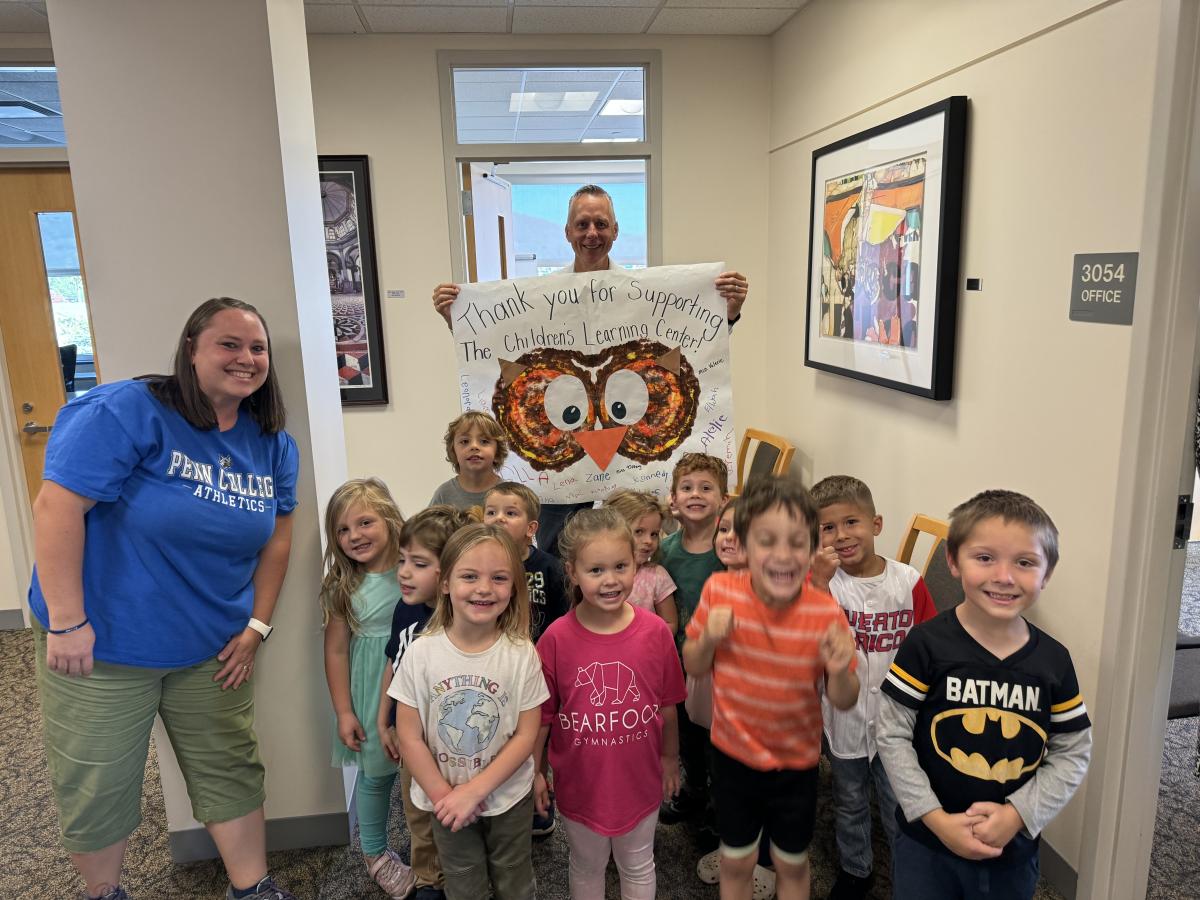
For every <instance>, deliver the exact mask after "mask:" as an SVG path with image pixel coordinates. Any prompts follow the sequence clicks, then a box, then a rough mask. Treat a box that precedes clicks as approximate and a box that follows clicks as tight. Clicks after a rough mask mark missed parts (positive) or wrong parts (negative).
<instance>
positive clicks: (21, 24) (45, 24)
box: [0, 3, 50, 34]
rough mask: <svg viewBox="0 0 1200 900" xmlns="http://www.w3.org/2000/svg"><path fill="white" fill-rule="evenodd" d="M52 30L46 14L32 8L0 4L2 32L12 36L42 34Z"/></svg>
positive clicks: (0, 26)
mask: <svg viewBox="0 0 1200 900" xmlns="http://www.w3.org/2000/svg"><path fill="white" fill-rule="evenodd" d="M49 30H50V20H49V19H47V18H46V14H45V13H44V12H41V11H39V10H37V9H34V8H33V7H31V6H26V5H24V4H16V3H0V32H9V33H10V34H40V33H42V32H45V31H49Z"/></svg>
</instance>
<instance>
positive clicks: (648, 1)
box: [516, 0, 658, 8]
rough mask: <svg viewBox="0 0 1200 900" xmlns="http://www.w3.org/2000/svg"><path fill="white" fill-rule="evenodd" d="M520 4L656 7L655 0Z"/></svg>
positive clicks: (524, 1) (525, 0) (521, 0)
mask: <svg viewBox="0 0 1200 900" xmlns="http://www.w3.org/2000/svg"><path fill="white" fill-rule="evenodd" d="M516 5H517V6H518V7H522V6H592V7H597V8H607V7H616V6H641V7H651V6H653V7H657V6H658V4H657V3H656V2H655V0H516Z"/></svg>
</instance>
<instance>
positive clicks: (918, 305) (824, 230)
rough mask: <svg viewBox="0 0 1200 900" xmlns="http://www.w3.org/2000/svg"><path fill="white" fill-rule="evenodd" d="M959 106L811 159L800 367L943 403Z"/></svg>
mask: <svg viewBox="0 0 1200 900" xmlns="http://www.w3.org/2000/svg"><path fill="white" fill-rule="evenodd" d="M966 133H967V98H966V97H949V98H947V99H945V100H943V101H941V102H940V103H935V104H933V105H932V106H927V107H925V108H924V109H920V110H917V111H916V112H913V113H910V114H908V115H906V116H902V117H901V118H899V119H895V120H893V121H891V122H886V123H884V124H882V125H878V126H876V127H874V128H871V129H869V130H867V131H863V132H861V133H859V134H856V135H853V136H852V137H848V138H845V139H844V140H841V141H838V142H837V143H835V144H830V145H829V146H827V147H822V148H821V149H820V150H817V151H815V152H814V153H813V173H812V206H811V215H810V223H811V232H810V240H809V274H808V298H807V303H808V318H807V325H806V328H805V341H804V363H805V365H807V366H811V367H813V368H817V369H823V370H825V371H827V372H836V373H837V374H840V375H846V376H849V377H851V378H857V379H860V380H862V381H869V382H871V383H873V384H878V385H881V386H883V387H889V388H893V389H895V390H899V391H905V392H907V393H910V394H917V395H919V396H922V397H929V398H931V399H933V400H949V399H950V397H951V395H952V393H953V385H954V335H955V323H956V318H957V304H958V259H959V244H960V228H961V221H962V185H963V167H964V159H965V153H966Z"/></svg>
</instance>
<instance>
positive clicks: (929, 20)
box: [763, 0, 1158, 869]
mask: <svg viewBox="0 0 1200 900" xmlns="http://www.w3.org/2000/svg"><path fill="white" fill-rule="evenodd" d="M883 19H886V22H887V26H886V29H887V39H886V41H885V40H883V39H882V37H881V34H880V31H879V23H880V21H881V20H883ZM1157 25H1158V5H1157V4H1156V3H1154V2H1151V0H1123V2H1117V3H1113V4H1096V3H1088V2H1062V3H1055V4H1046V3H1041V2H1037V0H1020V2H1005V3H1003V4H986V3H969V4H968V3H957V2H953V0H938V2H928V0H923V2H912V0H910V2H903V3H897V2H892V0H888V2H883V0H859V2H855V3H845V2H834V0H815V2H813V3H810V4H809V5H808V6H806V7H804V9H802V10H801V12H800V13H799V15H797V16H796V18H794V19H793V20H792V21H791V22H789V23H788V25H786V26H785V27H784V28H783V29H781V30H780V31H779V32H778V33H777V34H776V35H775V36H774V37H773V39H772V60H773V69H772V91H773V94H772V105H771V138H770V142H771V150H770V154H771V162H770V242H769V254H770V280H771V284H772V285H778V286H783V285H786V284H788V283H789V281H794V282H795V283H797V284H803V283H804V280H805V273H804V271H803V266H804V265H805V261H804V260H803V259H801V260H797V258H796V256H797V255H796V253H795V250H794V247H795V246H796V244H798V243H800V244H803V242H804V241H805V240H807V237H808V234H809V223H808V214H809V202H810V187H811V185H810V180H811V153H812V151H813V150H815V149H818V148H820V147H823V146H825V145H826V144H830V143H832V142H834V141H836V140H839V139H841V138H843V137H846V136H848V135H851V134H854V133H856V132H858V131H860V130H862V129H864V128H867V127H870V126H872V125H875V124H878V123H881V122H885V121H887V120H889V119H892V118H895V117H897V116H900V115H902V114H904V113H906V112H909V111H912V110H915V109H918V108H920V107H922V106H925V105H927V104H929V103H932V102H935V101H937V100H940V99H943V98H944V97H947V96H950V95H952V94H965V95H967V96H968V97H970V99H971V112H970V117H971V118H970V126H969V137H968V153H967V175H966V185H965V201H964V217H963V222H964V224H963V249H962V266H961V274H962V277H963V278H964V279H965V277H967V276H973V277H981V278H982V279H983V284H984V290H983V292H981V293H969V294H968V293H960V296H959V326H958V344H957V354H956V355H957V360H956V364H955V389H954V399H953V400H952V401H950V402H946V403H936V402H933V401H930V400H925V399H922V398H918V397H912V396H909V395H905V394H901V393H897V392H894V391H889V390H886V389H882V388H878V387H875V386H873V385H868V384H865V383H862V382H857V381H853V380H850V379H846V378H843V377H840V376H837V375H832V374H827V373H818V372H817V371H815V370H813V369H808V368H805V367H804V365H803V352H802V347H803V332H804V322H805V320H804V308H803V304H802V303H801V302H799V298H798V294H799V293H801V291H796V290H784V289H782V287H781V288H780V289H776V290H772V292H771V295H770V298H769V300H768V302H767V304H765V305H766V306H767V315H766V316H765V317H764V318H767V319H768V320H769V322H770V329H769V330H768V332H767V333H766V340H765V344H764V354H763V355H764V357H765V358H767V359H772V360H776V362H773V363H771V364H770V366H769V369H768V373H767V380H768V383H770V384H773V385H779V386H780V387H781V389H782V390H786V392H787V397H788V400H787V402H786V403H784V404H775V405H774V406H772V407H771V408H770V409H769V410H768V414H769V417H768V419H767V421H766V425H767V427H774V429H775V430H779V431H782V432H783V433H784V434H787V435H789V436H791V437H792V438H793V439H795V440H796V441H797V443H798V444H799V446H800V447H801V448H802V452H803V453H804V454H805V455H806V456H807V459H806V460H805V466H806V472H805V474H806V476H808V477H810V478H814V479H815V478H820V477H823V476H825V475H828V474H832V473H834V472H847V473H851V474H855V475H858V476H860V477H862V478H863V479H865V480H866V481H867V482H868V483H869V484H870V485H871V487H872V489H873V491H874V493H875V498H876V502H877V504H878V506H879V509H880V511H881V512H882V513H883V515H884V520H885V529H884V533H883V535H882V537H881V538H880V542H881V543H880V547H881V549H882V550H883V551H884V552H887V553H890V552H894V548H895V547H896V546H897V545H898V543H899V538H900V529H901V528H902V527H903V525H904V523H905V522H906V520H907V518H908V516H909V515H910V514H912V513H913V512H917V511H920V512H925V513H929V514H932V515H936V516H944V515H946V514H947V513H948V511H949V510H950V508H951V507H952V506H953V505H954V504H956V503H957V502H959V501H961V500H963V499H966V498H967V497H968V496H970V495H971V494H973V493H975V492H977V491H979V490H982V489H985V488H989V487H1008V488H1012V489H1016V490H1020V491H1023V492H1026V493H1028V494H1030V495H1031V496H1033V497H1034V498H1035V499H1036V500H1038V501H1039V502H1040V503H1041V504H1042V505H1043V506H1044V507H1045V508H1046V510H1047V511H1048V512H1049V513H1050V514H1051V516H1053V517H1054V519H1055V521H1056V523H1057V524H1058V527H1059V530H1060V532H1061V534H1062V561H1061V563H1060V564H1059V567H1058V570H1057V571H1056V572H1055V574H1054V579H1053V581H1052V583H1051V585H1050V586H1049V588H1048V589H1047V591H1046V592H1045V594H1044V595H1043V597H1042V599H1041V601H1040V602H1039V604H1038V606H1037V608H1036V609H1035V610H1034V611H1033V613H1032V618H1033V620H1034V621H1035V622H1037V623H1038V624H1039V625H1041V626H1043V627H1045V628H1046V629H1047V630H1048V631H1049V632H1050V633H1051V634H1054V635H1057V636H1058V637H1059V638H1060V639H1062V640H1064V641H1065V642H1066V643H1067V644H1068V646H1069V648H1070V650H1071V652H1072V655H1073V657H1074V660H1075V664H1076V668H1077V670H1078V673H1079V676H1080V682H1081V686H1082V688H1083V691H1084V696H1085V698H1086V699H1087V700H1093V699H1094V698H1096V692H1097V686H1098V683H1099V677H1100V670H1101V660H1100V658H1099V652H1100V644H1101V636H1102V632H1103V615H1104V613H1103V609H1104V606H1103V604H1104V598H1105V596H1106V594H1107V589H1108V585H1107V583H1106V573H1107V558H1106V553H1107V549H1108V547H1109V546H1110V543H1111V535H1112V531H1113V515H1114V504H1115V493H1114V484H1115V479H1116V474H1117V464H1118V452H1119V449H1120V444H1121V438H1122V434H1121V416H1122V413H1123V409H1124V404H1125V399H1126V386H1125V382H1126V376H1127V372H1128V364H1129V347H1130V333H1131V332H1130V329H1128V328H1122V327H1117V326H1102V325H1091V324H1081V323H1076V322H1070V321H1068V318H1067V313H1068V299H1069V287H1070V272H1071V264H1072V256H1073V254H1075V253H1082V252H1094V251H1118V250H1137V249H1138V241H1139V237H1140V233H1141V219H1142V209H1143V192H1144V187H1145V178H1146V164H1147V154H1148V148H1149V146H1150V142H1151V134H1150V131H1149V121H1150V108H1151V99H1152V89H1153V74H1154V58H1155V54H1156V43H1155V41H1156V37H1157ZM872 47H878V50H877V51H876V52H874V53H871V48H872ZM1137 302H1138V304H1143V303H1152V302H1153V298H1151V297H1138V299H1137ZM1097 724H1098V727H1099V728H1103V727H1104V726H1105V723H1103V722H1100V723H1097ZM1085 787H1086V785H1085ZM1082 801H1083V792H1082V791H1081V793H1080V795H1079V796H1078V797H1076V799H1075V800H1074V801H1073V802H1072V804H1071V805H1070V806H1069V807H1068V809H1067V810H1066V811H1065V813H1064V814H1063V815H1062V816H1060V818H1059V819H1058V820H1057V821H1056V822H1055V823H1054V824H1053V825H1052V826H1051V827H1050V828H1049V829H1048V830H1047V839H1048V840H1049V842H1050V843H1051V844H1052V846H1053V847H1054V848H1055V849H1056V850H1057V851H1058V853H1059V854H1060V855H1062V856H1063V857H1064V858H1065V859H1066V860H1067V862H1068V863H1070V864H1071V865H1073V866H1075V867H1076V868H1077V869H1078V866H1079V863H1080V860H1079V849H1080V838H1081V834H1082V830H1083V820H1082V811H1083V802H1082Z"/></svg>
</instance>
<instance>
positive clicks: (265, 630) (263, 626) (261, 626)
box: [246, 618, 275, 641]
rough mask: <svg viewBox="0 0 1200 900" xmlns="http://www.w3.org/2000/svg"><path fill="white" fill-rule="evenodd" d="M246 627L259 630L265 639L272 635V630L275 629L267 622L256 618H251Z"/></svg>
mask: <svg viewBox="0 0 1200 900" xmlns="http://www.w3.org/2000/svg"><path fill="white" fill-rule="evenodd" d="M246 627H247V628H253V629H254V630H255V631H257V632H258V633H259V634H260V635H261V636H262V639H263V640H264V641H265V640H266V639H267V638H269V637H270V636H271V632H272V631H274V630H275V629H274V628H273V627H271V626H270V625H268V624H267V623H266V622H262V621H260V620H258V619H255V618H251V619H250V621H249V622H247V623H246Z"/></svg>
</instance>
